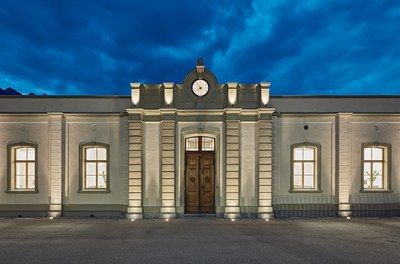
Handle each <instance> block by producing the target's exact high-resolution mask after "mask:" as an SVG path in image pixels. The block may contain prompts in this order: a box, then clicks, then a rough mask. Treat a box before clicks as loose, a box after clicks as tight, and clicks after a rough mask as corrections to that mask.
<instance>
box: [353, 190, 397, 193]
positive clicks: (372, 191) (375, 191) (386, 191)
mask: <svg viewBox="0 0 400 264" xmlns="http://www.w3.org/2000/svg"><path fill="white" fill-rule="evenodd" d="M392 192H393V190H390V189H364V190H361V191H360V193H392Z"/></svg>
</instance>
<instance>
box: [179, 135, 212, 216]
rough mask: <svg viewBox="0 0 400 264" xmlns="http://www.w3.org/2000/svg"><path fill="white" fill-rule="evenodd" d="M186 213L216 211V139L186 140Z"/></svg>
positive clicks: (192, 138)
mask: <svg viewBox="0 0 400 264" xmlns="http://www.w3.org/2000/svg"><path fill="white" fill-rule="evenodd" d="M185 213H189V214H190V213H215V139H214V138H210V137H203V136H196V137H190V138H186V140H185Z"/></svg>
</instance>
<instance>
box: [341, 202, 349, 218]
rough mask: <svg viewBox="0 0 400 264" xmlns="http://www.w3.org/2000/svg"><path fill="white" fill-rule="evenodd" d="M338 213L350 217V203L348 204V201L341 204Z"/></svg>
mask: <svg viewBox="0 0 400 264" xmlns="http://www.w3.org/2000/svg"><path fill="white" fill-rule="evenodd" d="M338 215H339V216H340V217H349V216H351V210H350V204H348V203H343V204H339V212H338Z"/></svg>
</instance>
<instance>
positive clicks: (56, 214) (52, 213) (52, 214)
mask: <svg viewBox="0 0 400 264" xmlns="http://www.w3.org/2000/svg"><path fill="white" fill-rule="evenodd" d="M47 215H48V216H49V217H61V216H62V212H61V211H49V212H48V213H47Z"/></svg>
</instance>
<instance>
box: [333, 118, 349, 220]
mask: <svg viewBox="0 0 400 264" xmlns="http://www.w3.org/2000/svg"><path fill="white" fill-rule="evenodd" d="M351 116H352V113H339V114H338V132H337V133H338V167H339V179H338V182H339V184H338V185H339V186H338V192H339V195H338V196H339V212H338V214H339V216H341V217H347V216H350V215H351V210H350V175H351Z"/></svg>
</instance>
